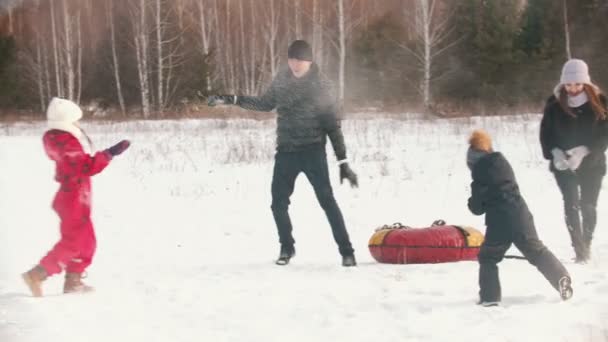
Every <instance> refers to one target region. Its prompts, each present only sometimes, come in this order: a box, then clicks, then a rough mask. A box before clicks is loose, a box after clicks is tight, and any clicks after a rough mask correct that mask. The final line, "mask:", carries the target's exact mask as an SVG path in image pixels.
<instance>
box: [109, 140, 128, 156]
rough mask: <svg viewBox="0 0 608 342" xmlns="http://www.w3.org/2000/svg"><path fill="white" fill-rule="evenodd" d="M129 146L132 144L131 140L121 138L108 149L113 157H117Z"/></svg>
mask: <svg viewBox="0 0 608 342" xmlns="http://www.w3.org/2000/svg"><path fill="white" fill-rule="evenodd" d="M129 146H131V142H130V141H129V140H121V141H120V142H119V143H117V144H116V145H114V146H112V147H110V148H108V149H107V150H106V151H108V153H109V154H110V155H111V156H112V157H115V156H117V155H119V154H121V153H123V152H124V151H125V150H126V149H128V148H129Z"/></svg>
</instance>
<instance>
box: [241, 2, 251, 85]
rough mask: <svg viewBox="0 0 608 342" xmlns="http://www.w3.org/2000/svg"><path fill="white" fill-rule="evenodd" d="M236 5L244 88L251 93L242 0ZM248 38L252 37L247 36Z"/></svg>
mask: <svg viewBox="0 0 608 342" xmlns="http://www.w3.org/2000/svg"><path fill="white" fill-rule="evenodd" d="M238 6H239V29H240V33H241V35H240V41H241V47H240V50H241V54H240V57H241V67H242V68H243V76H242V78H243V81H244V82H243V83H244V90H245V92H246V93H247V94H251V89H249V86H250V84H251V83H250V81H249V78H250V76H251V75H250V74H249V63H247V61H246V58H247V56H246V51H247V49H246V47H245V43H246V40H247V39H246V38H245V20H244V19H243V1H242V0H239V1H238ZM249 39H253V37H251V38H249Z"/></svg>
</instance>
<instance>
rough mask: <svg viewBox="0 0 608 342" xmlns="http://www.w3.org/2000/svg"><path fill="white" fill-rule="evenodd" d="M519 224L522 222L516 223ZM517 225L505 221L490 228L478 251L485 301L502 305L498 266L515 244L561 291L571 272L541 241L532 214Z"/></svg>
mask: <svg viewBox="0 0 608 342" xmlns="http://www.w3.org/2000/svg"><path fill="white" fill-rule="evenodd" d="M517 221H520V222H517ZM517 221H516V222H504V224H503V225H502V226H488V227H487V230H486V236H485V240H484V242H483V244H482V245H481V249H480V251H479V256H478V260H479V289H480V290H479V297H480V300H481V301H485V302H499V301H500V300H501V296H502V294H501V287H500V280H499V277H498V266H497V264H498V263H499V262H500V261H502V259H503V257H504V256H505V253H506V252H507V250H508V249H509V248H510V247H511V244H514V245H515V247H517V249H519V250H520V251H521V253H522V254H523V255H524V257H525V258H526V259H527V260H528V262H529V263H530V264H532V265H534V266H536V268H537V269H538V270H539V271H540V273H542V275H543V276H544V277H545V278H546V279H547V280H548V281H549V283H550V284H551V286H553V287H554V288H555V289H559V280H560V279H561V278H562V277H564V276H568V271H567V270H566V268H565V267H564V265H562V263H561V262H560V261H559V260H558V259H557V258H556V257H555V255H553V253H552V252H551V251H550V250H549V249H548V248H547V247H546V246H545V245H544V244H543V243H542V242H541V241H540V240H539V239H538V235H537V233H536V229H535V227H534V223H533V222H534V221H533V218H532V215H529V216H528V215H527V219H524V220H517ZM526 222H529V223H526ZM509 224H513V226H509Z"/></svg>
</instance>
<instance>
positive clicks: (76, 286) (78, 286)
mask: <svg viewBox="0 0 608 342" xmlns="http://www.w3.org/2000/svg"><path fill="white" fill-rule="evenodd" d="M83 278H85V277H83V276H82V273H66V274H65V283H64V284H63V293H85V292H91V291H93V287H92V286H89V285H87V284H85V283H83V282H82V279H83Z"/></svg>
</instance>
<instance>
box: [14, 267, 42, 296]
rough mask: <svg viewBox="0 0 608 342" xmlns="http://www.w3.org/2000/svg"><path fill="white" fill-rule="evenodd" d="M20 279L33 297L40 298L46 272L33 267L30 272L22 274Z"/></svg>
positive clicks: (40, 268)
mask: <svg viewBox="0 0 608 342" xmlns="http://www.w3.org/2000/svg"><path fill="white" fill-rule="evenodd" d="M21 277H22V278H23V281H25V284H27V287H29V289H30V291H31V292H32V296H33V297H42V282H43V281H45V280H46V278H48V275H47V273H46V270H45V269H44V268H43V267H42V266H40V265H36V266H34V267H33V268H32V269H31V270H29V271H27V272H25V273H23V274H22V275H21Z"/></svg>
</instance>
